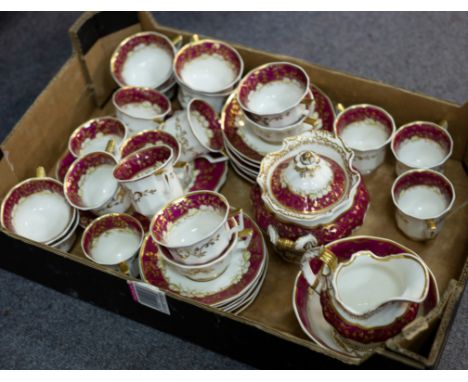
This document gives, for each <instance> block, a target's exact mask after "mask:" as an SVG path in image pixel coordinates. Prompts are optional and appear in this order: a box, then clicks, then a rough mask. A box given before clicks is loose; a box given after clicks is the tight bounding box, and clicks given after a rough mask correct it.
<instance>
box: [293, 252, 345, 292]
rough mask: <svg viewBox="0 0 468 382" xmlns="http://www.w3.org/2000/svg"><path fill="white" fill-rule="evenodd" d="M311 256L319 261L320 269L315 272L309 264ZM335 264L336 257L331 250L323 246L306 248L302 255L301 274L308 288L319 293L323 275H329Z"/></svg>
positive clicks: (336, 263) (336, 262) (334, 268)
mask: <svg viewBox="0 0 468 382" xmlns="http://www.w3.org/2000/svg"><path fill="white" fill-rule="evenodd" d="M313 258H317V259H318V260H320V262H321V265H320V269H319V271H318V272H317V273H314V271H313V270H312V268H311V266H310V260H311V259H313ZM337 265H338V259H337V258H336V256H335V254H334V253H333V252H331V251H330V250H329V249H327V248H325V247H320V248H317V247H315V248H314V249H308V250H307V251H306V252H305V253H304V256H303V257H302V260H301V270H302V275H303V276H304V278H305V279H306V281H307V283H308V284H309V285H310V288H311V289H312V290H313V291H314V292H316V293H320V290H319V289H320V288H319V287H320V285H321V281H322V279H323V277H324V276H327V275H329V274H330V273H331V272H334V271H335V270H336V267H337Z"/></svg>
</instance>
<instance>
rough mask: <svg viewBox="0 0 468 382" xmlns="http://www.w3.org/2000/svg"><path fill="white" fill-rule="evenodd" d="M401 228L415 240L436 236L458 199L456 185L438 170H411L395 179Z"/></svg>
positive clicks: (398, 218)
mask: <svg viewBox="0 0 468 382" xmlns="http://www.w3.org/2000/svg"><path fill="white" fill-rule="evenodd" d="M391 192H392V198H393V203H394V204H395V207H396V213H395V218H396V222H397V226H398V228H400V230H401V231H403V233H404V234H406V235H407V236H408V237H410V238H411V239H413V240H428V239H432V238H434V237H435V236H436V235H437V234H438V233H439V232H440V230H441V229H442V226H443V222H444V218H445V217H446V216H447V213H448V212H449V211H450V209H451V208H452V206H453V203H454V202H455V189H454V187H453V185H452V183H451V182H450V181H449V180H448V179H447V178H446V177H445V176H444V175H442V174H441V173H439V172H436V171H434V170H409V171H407V172H404V173H403V174H401V175H400V176H399V177H398V178H397V179H396V180H395V182H394V183H393V186H392V191H391Z"/></svg>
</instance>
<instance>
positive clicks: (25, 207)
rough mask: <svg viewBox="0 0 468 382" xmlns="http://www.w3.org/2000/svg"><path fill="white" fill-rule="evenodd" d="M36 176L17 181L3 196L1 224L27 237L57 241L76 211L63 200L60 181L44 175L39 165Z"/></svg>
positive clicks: (72, 219)
mask: <svg viewBox="0 0 468 382" xmlns="http://www.w3.org/2000/svg"><path fill="white" fill-rule="evenodd" d="M37 175H38V176H37V177H36V178H30V179H26V180H24V181H22V182H21V183H18V184H17V185H16V186H14V187H13V188H12V189H11V190H10V191H9V192H8V194H7V195H6V196H5V198H4V199H3V202H2V208H1V223H2V226H3V227H4V228H5V229H6V230H8V231H10V232H12V233H15V234H17V235H19V236H23V237H25V238H27V239H30V240H34V241H37V242H41V243H44V244H53V243H57V242H58V241H60V240H61V239H62V238H63V237H64V235H66V233H67V231H68V230H69V229H70V228H71V226H72V225H73V224H74V222H75V221H76V215H77V211H76V209H75V208H73V207H72V206H71V205H70V204H68V202H67V200H66V199H65V196H64V194H63V185H62V183H60V182H59V181H57V180H55V179H52V178H48V177H45V171H44V169H43V168H42V167H40V168H38V171H37Z"/></svg>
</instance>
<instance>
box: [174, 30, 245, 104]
mask: <svg viewBox="0 0 468 382" xmlns="http://www.w3.org/2000/svg"><path fill="white" fill-rule="evenodd" d="M173 70H174V74H175V76H176V79H177V81H178V82H179V84H180V85H181V87H183V88H184V89H186V90H190V91H191V92H192V93H194V92H195V93H197V94H199V95H201V94H205V95H210V94H216V93H226V92H229V91H231V90H232V89H233V88H234V86H235V84H236V83H237V82H238V81H239V79H240V77H241V75H242V72H243V70H244V62H243V60H242V57H241V56H240V54H239V53H238V52H237V50H235V49H234V48H233V47H232V46H230V45H228V44H226V43H225V42H222V41H218V40H210V39H203V40H200V39H199V37H198V36H193V38H192V42H190V43H189V44H187V45H185V46H184V47H182V49H181V50H180V51H179V52H178V53H177V55H176V57H175V59H174V66H173Z"/></svg>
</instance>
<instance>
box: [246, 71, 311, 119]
mask: <svg viewBox="0 0 468 382" xmlns="http://www.w3.org/2000/svg"><path fill="white" fill-rule="evenodd" d="M308 90H309V77H308V76H307V74H306V73H305V71H304V70H303V69H302V68H300V67H299V66H296V65H293V64H289V63H273V64H267V65H265V66H261V67H259V68H257V69H254V70H253V71H251V72H250V73H249V74H247V76H245V77H244V79H242V81H241V83H240V85H239V94H238V99H239V103H240V105H241V107H242V108H243V109H244V110H245V111H247V112H251V113H253V114H255V115H260V116H261V115H274V114H280V113H283V112H285V111H287V110H289V109H291V108H292V107H294V106H296V105H297V104H298V103H299V102H300V101H301V100H302V99H303V98H304V97H305V96H306V94H307V92H308Z"/></svg>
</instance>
